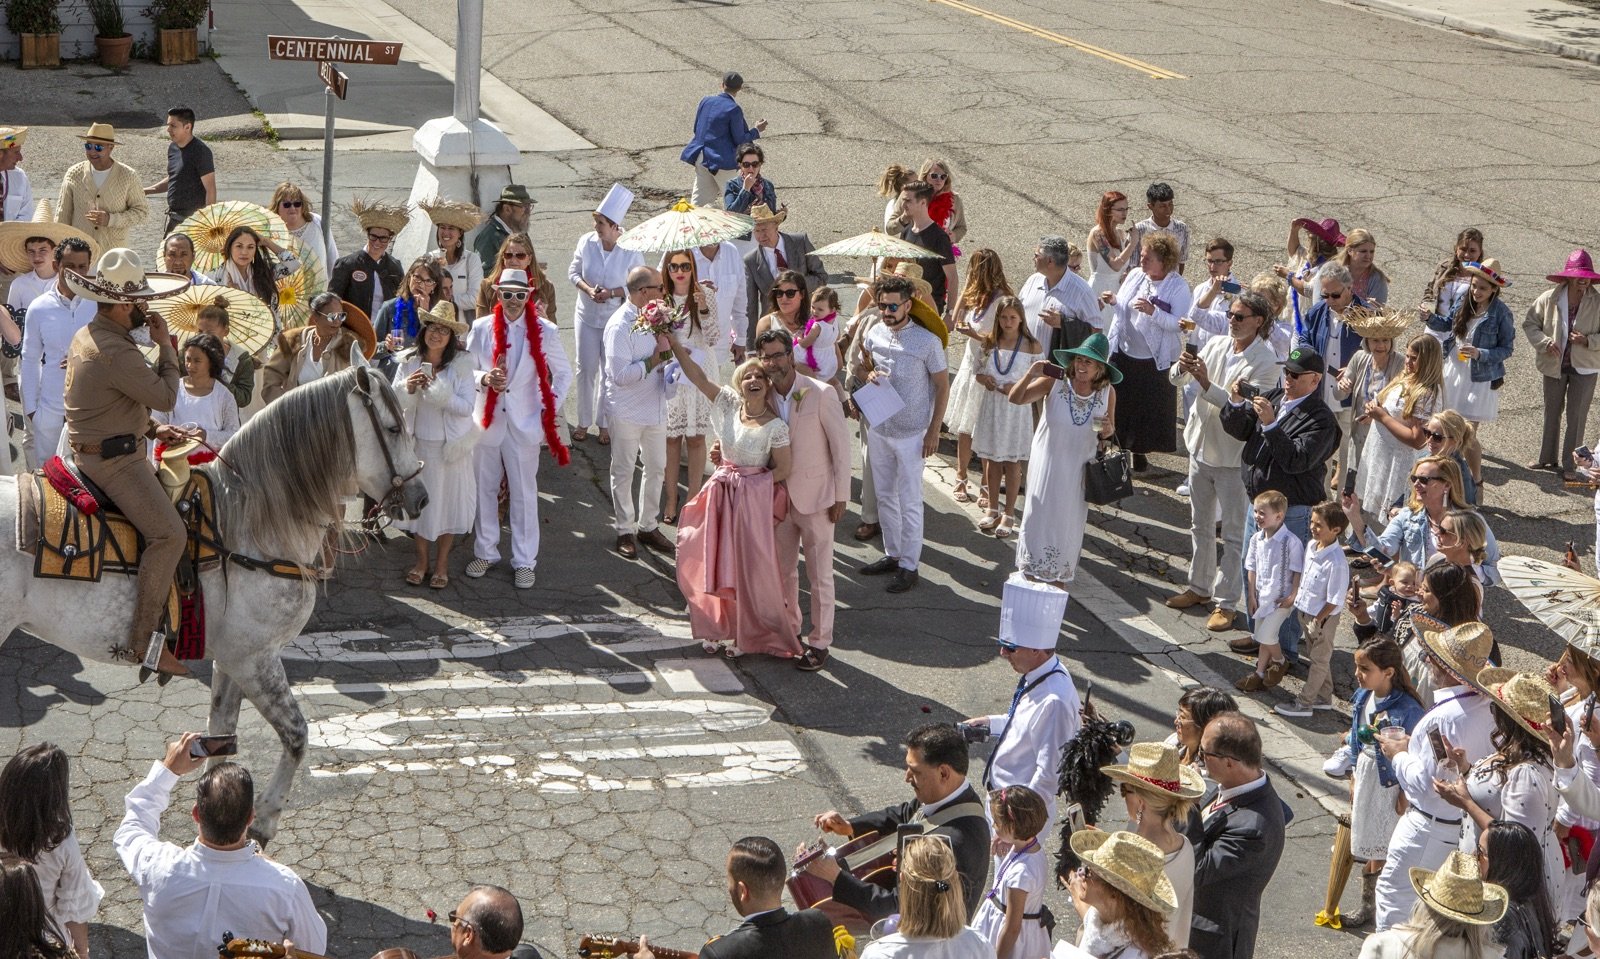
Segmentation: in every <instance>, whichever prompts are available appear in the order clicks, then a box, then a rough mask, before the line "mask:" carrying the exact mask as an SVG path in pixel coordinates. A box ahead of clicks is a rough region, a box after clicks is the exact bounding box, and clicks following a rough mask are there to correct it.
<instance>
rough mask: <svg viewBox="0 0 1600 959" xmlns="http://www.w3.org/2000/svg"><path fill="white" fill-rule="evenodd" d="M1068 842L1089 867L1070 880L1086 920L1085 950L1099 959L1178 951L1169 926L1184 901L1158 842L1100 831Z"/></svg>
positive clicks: (1149, 958) (1081, 933) (1081, 939)
mask: <svg viewBox="0 0 1600 959" xmlns="http://www.w3.org/2000/svg"><path fill="white" fill-rule="evenodd" d="M1068 843H1069V844H1070V845H1071V848H1072V851H1073V852H1074V853H1076V854H1077V856H1078V860H1079V861H1080V862H1082V863H1083V866H1082V868H1080V869H1078V870H1077V871H1076V872H1074V873H1073V874H1072V875H1071V877H1070V878H1067V879H1066V886H1067V888H1068V889H1069V890H1071V892H1072V905H1073V907H1074V908H1076V909H1077V910H1078V917H1079V918H1080V919H1081V920H1082V924H1081V925H1080V926H1079V927H1078V943H1077V945H1078V948H1079V949H1080V950H1082V951H1083V952H1086V953H1088V954H1089V955H1091V956H1094V957H1095V959H1153V957H1155V956H1159V955H1161V954H1162V953H1164V952H1169V951H1171V950H1172V949H1173V948H1175V947H1174V946H1173V944H1172V937H1171V936H1169V935H1168V934H1167V921H1168V919H1170V918H1171V916H1172V914H1173V913H1174V912H1176V911H1177V909H1178V897H1177V893H1176V892H1174V891H1173V888H1172V883H1171V881H1170V880H1168V879H1167V872H1166V857H1165V856H1164V855H1163V853H1162V852H1161V850H1160V849H1158V848H1157V847H1156V845H1155V843H1152V842H1151V841H1150V840H1148V839H1145V838H1144V837H1143V836H1137V835H1134V834H1133V833H1131V832H1111V833H1107V832H1101V831H1100V830H1098V829H1085V830H1080V831H1078V832H1074V833H1071V834H1070V835H1069V836H1068Z"/></svg>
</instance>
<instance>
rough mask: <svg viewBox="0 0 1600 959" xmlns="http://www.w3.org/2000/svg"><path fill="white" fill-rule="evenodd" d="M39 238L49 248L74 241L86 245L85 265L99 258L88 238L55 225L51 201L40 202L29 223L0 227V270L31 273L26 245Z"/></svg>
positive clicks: (62, 225)
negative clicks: (74, 239) (87, 260)
mask: <svg viewBox="0 0 1600 959" xmlns="http://www.w3.org/2000/svg"><path fill="white" fill-rule="evenodd" d="M35 237H40V238H43V239H46V240H49V241H50V245H51V246H52V247H56V246H60V245H61V241H62V240H65V239H67V238H68V237H75V238H77V239H79V240H82V241H83V242H85V243H87V244H89V262H90V263H93V262H94V261H95V260H96V259H98V258H99V256H100V247H99V245H98V244H97V243H95V241H94V240H93V239H92V238H90V236H89V234H87V233H85V232H83V231H82V230H80V229H78V228H77V227H72V226H68V225H67V224H65V223H57V222H55V201H54V200H40V201H39V205H38V206H37V207H35V208H34V211H33V219H31V220H13V221H9V222H6V223H0V270H4V271H5V272H7V273H31V272H33V262H32V261H31V260H29V259H28V241H29V240H31V239H33V238H35Z"/></svg>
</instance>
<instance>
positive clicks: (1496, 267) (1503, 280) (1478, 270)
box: [1461, 256, 1511, 289]
mask: <svg viewBox="0 0 1600 959" xmlns="http://www.w3.org/2000/svg"><path fill="white" fill-rule="evenodd" d="M1461 272H1463V273H1471V274H1472V275H1473V276H1481V277H1483V278H1484V279H1485V280H1488V281H1489V282H1490V283H1492V284H1494V285H1495V286H1498V287H1500V288H1501V289H1504V288H1505V287H1508V286H1510V285H1511V278H1510V277H1508V276H1506V275H1505V274H1504V273H1502V272H1500V261H1499V260H1497V259H1495V258H1494V257H1492V256H1491V257H1489V258H1488V259H1486V260H1484V261H1483V262H1482V263H1471V262H1468V263H1463V264H1461Z"/></svg>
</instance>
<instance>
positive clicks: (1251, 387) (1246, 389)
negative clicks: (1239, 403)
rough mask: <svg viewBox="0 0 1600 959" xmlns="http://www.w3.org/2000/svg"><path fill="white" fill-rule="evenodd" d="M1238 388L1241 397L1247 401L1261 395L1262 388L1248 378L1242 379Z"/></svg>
mask: <svg viewBox="0 0 1600 959" xmlns="http://www.w3.org/2000/svg"><path fill="white" fill-rule="evenodd" d="M1238 389H1239V398H1240V399H1242V400H1244V401H1245V402H1246V403H1248V402H1250V401H1251V400H1253V399H1255V398H1256V397H1258V396H1260V395H1261V390H1260V389H1259V388H1258V387H1257V386H1256V385H1255V384H1254V383H1251V382H1250V381H1248V380H1241V381H1240V382H1239V386H1238Z"/></svg>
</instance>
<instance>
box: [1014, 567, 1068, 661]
mask: <svg viewBox="0 0 1600 959" xmlns="http://www.w3.org/2000/svg"><path fill="white" fill-rule="evenodd" d="M1066 616H1067V592H1066V590H1063V589H1057V588H1056V587H1054V586H1048V585H1046V584H1044V583H1036V582H1034V581H1033V580H1031V579H1028V578H1027V577H1025V576H1023V575H1022V574H1021V573H1012V574H1011V578H1010V579H1007V580H1006V585H1005V591H1004V593H1003V594H1002V598H1001V601H1000V642H1002V643H1010V644H1012V645H1014V646H1022V647H1024V648H1027V649H1055V648H1056V639H1057V637H1058V636H1060V634H1061V621H1062V620H1063V619H1065V618H1066Z"/></svg>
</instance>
